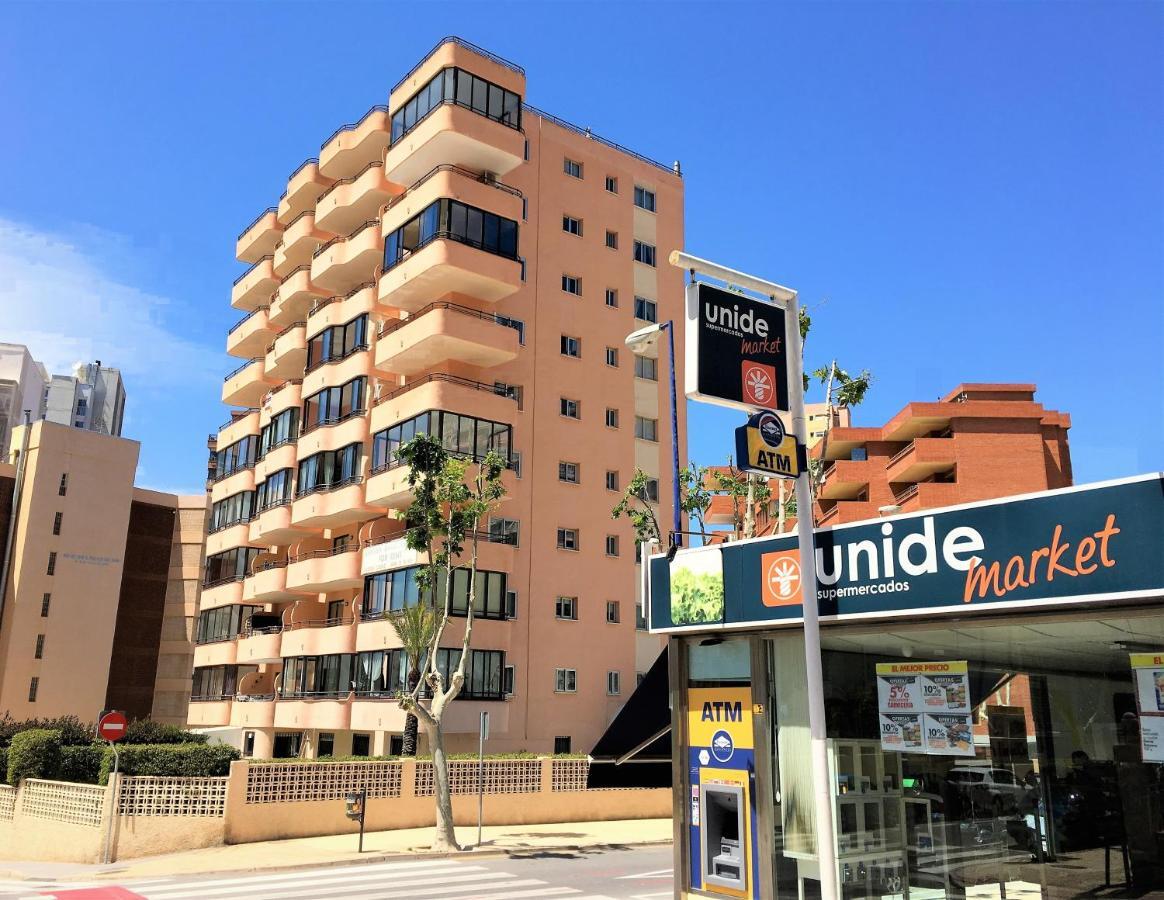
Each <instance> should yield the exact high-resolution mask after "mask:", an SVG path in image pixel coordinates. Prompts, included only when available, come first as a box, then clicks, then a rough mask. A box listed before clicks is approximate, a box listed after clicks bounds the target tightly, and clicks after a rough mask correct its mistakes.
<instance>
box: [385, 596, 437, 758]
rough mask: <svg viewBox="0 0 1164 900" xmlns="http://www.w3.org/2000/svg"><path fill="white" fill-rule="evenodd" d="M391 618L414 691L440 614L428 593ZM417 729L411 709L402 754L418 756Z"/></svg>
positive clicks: (408, 678) (410, 688)
mask: <svg viewBox="0 0 1164 900" xmlns="http://www.w3.org/2000/svg"><path fill="white" fill-rule="evenodd" d="M389 621H390V622H391V623H392V628H393V629H394V630H395V631H396V636H397V637H398V638H400V646H401V648H402V649H403V650H404V656H405V658H406V660H407V665H408V676H407V690H408V692H409V693H411V692H412V691H414V690H416V688H417V685H419V684H420V669H421V660H423V659H424V658H425V654H426V653H427V652H428V648H429V645H430V644H431V643H432V637H433V633H434V632H435V631H436V624H437V616H436V612H435V610H434V609H433V604H432V602H431V599H430V598H429V596H427V592H426V596H425V598H424V600H423V602H419V603H417V604H416V605H414V606H406V607H405V608H404V609H402V610H400V612H398V613H396V614H394V615H393V616H392V618H391V619H390V620H389ZM418 729H419V723H418V721H417V718H416V715H415V714H413V713H411V712H410V713H409V714H408V715H407V716H406V717H405V719H404V739H403V741H402V746H401V750H400V754H401V756H416V737H417V731H418Z"/></svg>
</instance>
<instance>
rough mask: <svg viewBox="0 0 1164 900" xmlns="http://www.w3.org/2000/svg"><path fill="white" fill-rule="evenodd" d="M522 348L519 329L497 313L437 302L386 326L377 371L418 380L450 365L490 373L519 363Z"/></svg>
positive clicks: (378, 346) (378, 350) (378, 345)
mask: <svg viewBox="0 0 1164 900" xmlns="http://www.w3.org/2000/svg"><path fill="white" fill-rule="evenodd" d="M520 347H521V342H520V338H519V335H518V332H517V329H515V328H511V327H509V326H508V325H503V324H501V323H500V322H498V321H497V317H496V316H495V315H493V314H492V313H486V312H481V311H479V310H476V309H470V308H469V307H467V306H459V305H457V304H455V303H448V302H445V301H438V302H436V303H430V304H429V305H428V306H425V307H422V308H421V309H419V310H417V311H416V313H415V314H414V315H412V316H410V317H409V318H407V319H403V320H396V321H391V322H385V323H384V327H383V328H382V329H381V330H380V334H379V336H378V337H377V339H376V369H377V370H378V371H380V372H383V373H391V374H396V375H415V374H416V373H417V372H424V371H428V370H431V369H434V368H437V367H438V366H442V365H444V364H445V363H448V362H459V363H465V364H466V365H470V366H478V367H480V368H489V367H490V366H499V365H501V364H503V363H507V362H510V361H511V360H513V359H516V358H517V353H518V350H519V349H520Z"/></svg>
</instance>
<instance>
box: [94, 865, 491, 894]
mask: <svg viewBox="0 0 1164 900" xmlns="http://www.w3.org/2000/svg"><path fill="white" fill-rule="evenodd" d="M480 871H482V869H481V867H480V866H465V865H461V864H457V863H449V862H446V861H445V860H440V859H437V860H431V861H422V862H412V863H393V864H390V865H375V864H369V865H366V866H364V865H356V866H331V867H327V868H319V869H307V870H304V871H295V870H292V871H286V872H278V873H273V874H269V875H240V876H239V877H237V878H215V879H212V880H210V881H195V880H194V879H191V880H188V881H180V882H175V881H173V880H171V882H170V884H169V885H168V886H166V887H162V888H155V890H161V891H167V890H170V889H171V888H172V889H174V890H182V889H185V888H189V887H191V886H192V885H197V886H198V887H202V888H208V887H220V886H224V887H231V886H242V885H254V886H255V887H259V886H261V885H263V884H270V883H271V882H278V881H293V882H295V883H301V882H304V881H314V880H316V879H320V878H322V879H329V880H330V879H334V878H347V877H351V878H357V877H361V876H367V877H372V876H377V875H379V876H394V875H397V874H399V875H401V876H404V877H411V876H412V875H420V874H424V875H439V874H441V873H444V872H447V873H449V874H452V873H455V872H480ZM112 883H115V882H106V883H105V884H106V886H108V885H109V884H112ZM122 884H123V885H124V886H125V887H127V888H129V889H130V890H134V889H136V887H137V886H139V885H144V884H146V882H144V881H126V882H122Z"/></svg>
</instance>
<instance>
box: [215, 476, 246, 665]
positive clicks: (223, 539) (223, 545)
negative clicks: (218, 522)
mask: <svg viewBox="0 0 1164 900" xmlns="http://www.w3.org/2000/svg"><path fill="white" fill-rule="evenodd" d="M225 496H228V497H229V496H230V495H229V494H227V495H225ZM250 539H251V526H250V521H249V520H248V521H245V522H238V523H236V524H234V525H230V526H228V527H226V528H223V529H220V530H219V531H214V532H211V533H209V534H207V535H206V555H207V556H213V555H214V554H215V553H221V552H222V551H223V550H229V549H230V548H231V547H244V546H246V545H247V543H248V542H249V541H250ZM207 665H209V663H207Z"/></svg>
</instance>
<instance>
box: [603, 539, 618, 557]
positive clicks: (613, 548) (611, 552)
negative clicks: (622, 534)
mask: <svg viewBox="0 0 1164 900" xmlns="http://www.w3.org/2000/svg"><path fill="white" fill-rule="evenodd" d="M606 555H607V556H618V535H617V534H608V535H607V536H606Z"/></svg>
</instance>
